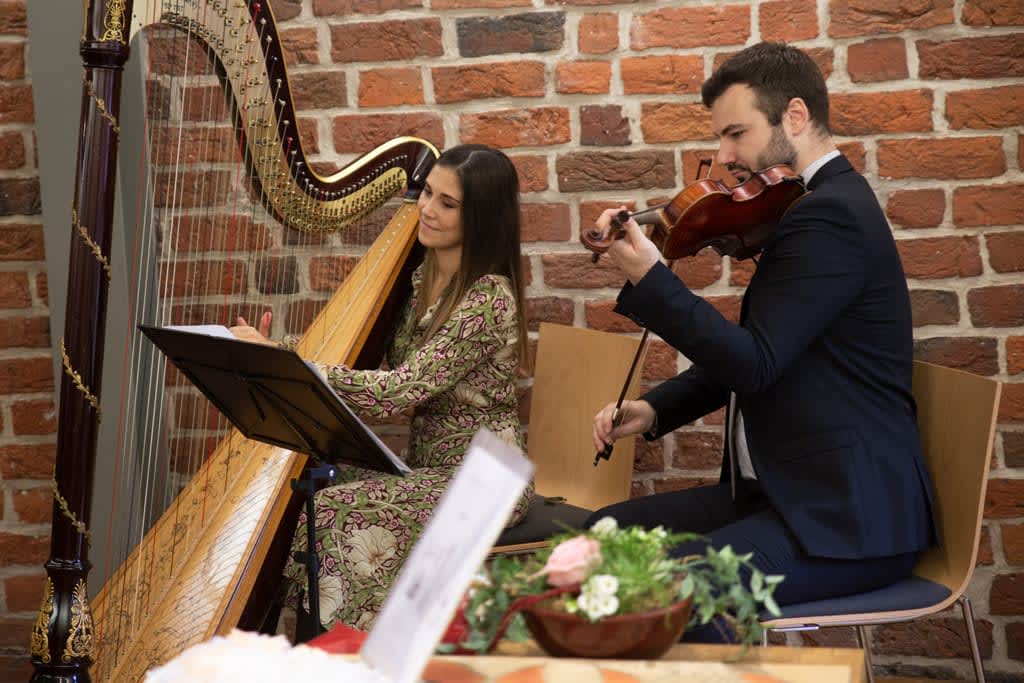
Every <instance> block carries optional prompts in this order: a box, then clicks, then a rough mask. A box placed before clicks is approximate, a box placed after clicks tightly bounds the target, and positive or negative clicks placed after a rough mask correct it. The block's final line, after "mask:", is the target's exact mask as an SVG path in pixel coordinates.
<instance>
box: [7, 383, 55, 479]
mask: <svg viewBox="0 0 1024 683" xmlns="http://www.w3.org/2000/svg"><path fill="white" fill-rule="evenodd" d="M5 386H6V385H5ZM55 455H56V444H55V443H41V444H11V445H7V446H0V478H2V479H6V480H11V479H49V478H50V476H51V475H52V474H53V463H54V458H55Z"/></svg>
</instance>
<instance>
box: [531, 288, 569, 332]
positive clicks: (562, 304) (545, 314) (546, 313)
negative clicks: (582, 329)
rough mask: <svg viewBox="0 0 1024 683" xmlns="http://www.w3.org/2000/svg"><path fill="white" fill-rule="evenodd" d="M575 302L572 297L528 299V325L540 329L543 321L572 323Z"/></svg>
mask: <svg viewBox="0 0 1024 683" xmlns="http://www.w3.org/2000/svg"><path fill="white" fill-rule="evenodd" d="M574 316H575V304H573V302H572V300H571V299H563V298H560V297H557V296H542V297H535V298H532V299H527V300H526V325H527V327H528V328H529V329H530V330H533V331H537V330H539V329H540V324H541V323H542V322H547V323H557V324H559V325H570V326H571V325H572V322H573V318H574Z"/></svg>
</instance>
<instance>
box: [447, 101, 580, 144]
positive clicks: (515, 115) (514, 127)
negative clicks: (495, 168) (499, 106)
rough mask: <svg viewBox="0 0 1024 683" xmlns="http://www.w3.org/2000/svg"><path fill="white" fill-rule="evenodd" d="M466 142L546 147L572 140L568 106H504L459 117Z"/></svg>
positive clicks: (460, 127)
mask: <svg viewBox="0 0 1024 683" xmlns="http://www.w3.org/2000/svg"><path fill="white" fill-rule="evenodd" d="M459 130H460V133H461V140H462V142H478V143H483V144H489V145H493V146H495V147H519V146H529V147H534V146H544V145H558V144H563V143H566V142H569V140H570V134H569V110H568V109H566V108H565V107H536V108H532V109H504V110H498V111H488V112H481V113H475V114H462V115H460V116H459Z"/></svg>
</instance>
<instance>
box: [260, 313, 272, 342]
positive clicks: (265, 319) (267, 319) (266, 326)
mask: <svg viewBox="0 0 1024 683" xmlns="http://www.w3.org/2000/svg"><path fill="white" fill-rule="evenodd" d="M273 319H274V315H273V313H271V312H270V311H266V312H264V313H263V315H262V316H260V334H262V335H263V336H264V337H267V338H269V337H270V323H271V322H272V321H273Z"/></svg>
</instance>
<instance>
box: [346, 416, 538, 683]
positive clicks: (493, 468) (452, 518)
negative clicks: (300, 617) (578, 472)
mask: <svg viewBox="0 0 1024 683" xmlns="http://www.w3.org/2000/svg"><path fill="white" fill-rule="evenodd" d="M532 474H533V463H531V462H530V461H529V460H527V459H526V458H525V457H523V455H522V453H521V452H520V451H519V449H517V448H514V447H513V446H510V445H509V444H507V443H505V442H504V441H502V440H501V439H499V438H498V437H497V436H495V435H494V434H493V433H491V432H489V431H487V430H486V429H481V430H480V431H478V432H477V433H476V435H475V436H474V437H473V441H472V442H471V443H470V445H469V449H468V450H467V452H466V458H465V460H464V461H463V463H462V465H461V466H460V467H459V469H458V470H457V471H456V473H455V477H454V479H453V480H452V482H451V484H449V486H448V490H447V491H445V493H444V495H443V496H442V497H441V500H440V502H439V503H438V505H437V508H436V509H435V510H434V514H433V516H432V517H431V518H430V521H429V522H428V523H427V525H426V527H425V528H424V530H423V534H422V535H421V536H420V538H419V540H418V541H417V542H416V544H415V545H414V546H413V549H412V552H411V553H410V554H409V557H408V559H407V560H406V562H405V566H404V567H402V571H401V572H400V573H399V575H398V579H397V580H396V581H395V584H394V585H393V586H392V588H391V592H390V593H389V594H388V597H387V599H386V600H385V601H384V606H383V607H382V609H381V612H380V615H379V616H378V617H377V621H376V622H375V623H374V625H373V629H371V631H370V635H369V636H368V637H367V639H366V642H365V643H364V644H363V647H362V649H361V650H360V655H361V657H362V658H363V660H364V661H365V662H366V663H367V664H368V665H369V666H371V667H372V668H373V669H375V670H376V671H379V672H380V673H383V674H384V675H385V676H387V677H388V678H389V679H390V680H391V681H392V683H414V682H415V681H417V680H418V679H419V675H420V674H421V673H422V672H423V668H424V667H425V666H426V665H427V660H429V659H430V656H431V655H432V654H433V652H434V648H435V647H436V646H437V643H438V641H440V640H441V636H443V635H444V632H445V630H446V629H447V628H448V624H449V623H450V622H451V619H452V616H453V614H454V613H455V609H456V607H458V604H459V602H460V601H461V599H462V596H463V594H465V592H466V589H467V588H468V587H469V583H470V581H471V580H472V579H473V575H474V574H475V573H476V571H477V569H479V568H480V565H481V563H482V562H483V561H484V559H485V558H486V557H487V553H488V551H489V550H490V548H491V546H493V545H494V542H495V541H496V540H497V538H498V536H499V535H500V534H501V531H502V529H503V528H504V526H505V523H506V522H507V521H508V517H509V515H511V514H512V510H513V508H514V507H515V504H516V501H517V500H518V499H519V496H520V495H521V494H522V492H523V489H524V488H525V487H526V485H527V483H528V482H529V480H530V477H531V476H532Z"/></svg>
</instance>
